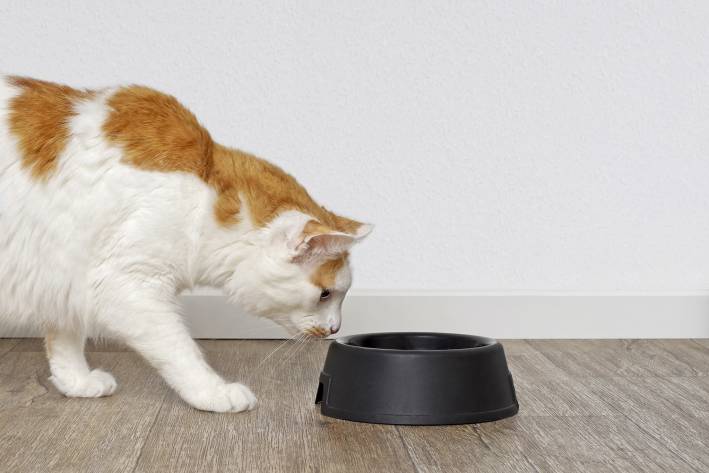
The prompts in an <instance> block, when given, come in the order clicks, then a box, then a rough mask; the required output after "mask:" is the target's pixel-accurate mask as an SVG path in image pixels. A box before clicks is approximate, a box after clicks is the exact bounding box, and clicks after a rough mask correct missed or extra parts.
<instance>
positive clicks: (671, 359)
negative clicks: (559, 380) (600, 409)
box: [530, 340, 701, 377]
mask: <svg viewBox="0 0 709 473" xmlns="http://www.w3.org/2000/svg"><path fill="white" fill-rule="evenodd" d="M675 342H677V341H658V340H584V341H579V340H535V341H531V342H530V344H531V345H532V346H534V347H535V348H536V349H538V350H539V351H540V352H541V353H543V354H544V356H546V357H547V358H548V359H549V360H550V361H551V362H552V363H553V364H554V365H555V366H557V367H559V368H561V369H562V370H563V371H564V372H565V373H566V374H567V375H569V376H574V377H604V376H623V377H648V376H696V375H697V374H698V367H699V360H700V359H701V355H700V354H699V350H694V349H693V348H691V347H693V344H692V343H687V342H686V341H685V342H683V343H680V344H676V343H675ZM673 347H674V350H675V352H676V351H677V350H679V349H680V348H681V350H682V353H673V349H672V348H673ZM687 354H690V355H691V357H692V359H691V361H690V362H687V360H680V359H678V356H684V355H687Z"/></svg>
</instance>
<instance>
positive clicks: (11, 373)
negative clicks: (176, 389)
mask: <svg viewBox="0 0 709 473" xmlns="http://www.w3.org/2000/svg"><path fill="white" fill-rule="evenodd" d="M89 358H90V361H91V362H92V364H93V365H94V366H97V365H101V366H104V367H106V368H108V369H109V370H111V371H112V372H113V373H114V375H115V376H116V377H117V379H118V381H119V391H118V392H117V393H116V394H115V395H114V396H112V397H108V398H101V399H67V398H65V397H63V396H62V395H61V394H60V393H58V392H57V391H56V390H55V389H54V387H52V386H51V385H50V383H49V382H48V381H47V377H48V375H49V373H48V370H47V367H46V360H45V358H44V354H43V353H42V352H11V353H8V354H7V355H6V356H5V357H3V358H2V359H1V360H0V426H1V427H0V445H2V448H1V449H0V465H3V471H12V472H45V471H52V472H77V471H101V472H129V471H132V470H133V468H134V466H135V462H136V460H137V458H138V455H139V454H140V449H141V447H142V446H143V444H144V442H145V439H146V438H147V435H148V432H149V430H150V426H151V425H152V422H153V420H154V418H155V415H156V414H157V412H158V410H159V409H160V406H161V404H162V399H163V397H164V395H165V393H166V392H167V390H166V388H165V386H164V385H163V383H162V381H161V380H160V379H159V377H156V375H155V373H154V371H153V370H152V369H151V368H149V367H147V366H146V365H145V364H144V363H143V362H142V361H141V360H139V359H138V357H137V355H134V354H132V353H94V354H91V356H90V357H89Z"/></svg>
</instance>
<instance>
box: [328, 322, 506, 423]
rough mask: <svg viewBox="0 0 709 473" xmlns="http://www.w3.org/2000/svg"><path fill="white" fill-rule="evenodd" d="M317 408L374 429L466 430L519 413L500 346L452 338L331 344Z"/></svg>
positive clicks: (364, 338) (375, 336)
mask: <svg viewBox="0 0 709 473" xmlns="http://www.w3.org/2000/svg"><path fill="white" fill-rule="evenodd" d="M315 403H316V404H318V403H320V404H321V412H322V413H323V414H324V415H326V416H329V417H335V418H338V419H346V420H353V421H357V422H372V423H377V424H409V425H437V424H468V423H479V422H489V421H493V420H499V419H503V418H505V417H510V416H513V415H515V414H516V413H517V411H518V410H519V405H518V404H517V398H516V396H515V389H514V385H513V383H512V375H511V374H510V372H509V370H508V369H507V361H506V359H505V351H504V350H503V348H502V345H500V344H499V343H498V342H497V341H496V340H493V339H491V338H485V337H478V336H474V335H461V334H451V333H368V334H361V335H353V336H351V337H343V338H339V339H337V340H335V341H334V342H333V343H331V344H330V349H329V350H328V352H327V358H326V360H325V367H324V368H323V370H322V373H320V384H319V386H318V391H317V395H316V398H315Z"/></svg>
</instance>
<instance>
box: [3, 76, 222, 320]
mask: <svg viewBox="0 0 709 473" xmlns="http://www.w3.org/2000/svg"><path fill="white" fill-rule="evenodd" d="M170 130H171V131H170ZM171 146H172V148H171ZM209 146H211V139H210V138H209V135H208V134H207V133H206V131H204V130H203V128H201V126H199V124H198V123H197V121H196V119H194V117H193V116H192V115H191V114H190V113H189V112H188V111H187V110H186V109H184V107H182V106H181V105H180V104H179V103H178V102H177V101H176V100H175V99H174V98H172V97H170V96H167V95H165V94H161V93H160V92H157V91H154V90H152V89H148V88H145V87H136V86H129V87H117V88H108V89H103V90H82V89H77V88H72V87H68V86H64V85H60V84H55V83H51V82H45V81H40V80H35V79H29V78H22V77H14V76H3V75H0V280H2V281H3V282H4V283H3V284H2V285H0V312H8V311H9V312H14V313H18V312H19V311H21V310H22V307H23V304H24V305H25V306H27V305H28V304H27V302H28V301H32V300H35V301H38V302H42V303H41V304H39V305H38V306H37V307H35V311H38V310H41V309H42V307H43V306H47V307H54V306H53V305H52V304H53V303H55V302H56V300H57V299H61V298H62V297H65V296H66V297H76V298H78V299H81V297H82V294H81V291H80V290H77V287H78V285H80V284H81V283H83V281H84V280H85V278H86V273H87V271H88V270H89V268H90V267H92V264H94V262H95V261H96V260H98V259H101V258H105V257H106V255H105V251H107V250H106V249H107V248H113V247H114V246H115V245H113V244H112V242H111V241H110V240H111V239H116V238H123V239H124V240H125V238H126V234H125V232H124V234H121V233H120V232H121V230H122V229H125V228H127V227H130V228H143V229H145V233H146V234H149V233H150V228H149V225H155V226H158V225H159V221H160V219H167V218H171V216H170V215H168V213H169V212H174V213H175V215H178V214H180V212H181V209H180V199H183V195H186V196H189V195H190V192H191V191H195V192H198V191H199V190H200V189H201V188H202V187H205V186H203V185H201V184H200V180H199V178H198V177H197V176H194V174H198V175H199V174H200V173H201V172H204V170H203V169H202V168H204V166H205V158H204V157H205V156H207V153H206V152H205V151H204V150H205V149H209ZM175 147H177V148H175ZM175 149H177V150H178V151H180V153H173V152H172V151H173V150H175ZM176 156H177V157H176ZM171 159H172V160H175V159H177V160H178V162H177V163H175V162H169V163H167V164H169V166H170V167H171V168H172V169H174V168H175V167H179V166H182V168H178V169H175V170H184V171H190V172H191V173H193V174H190V176H194V177H193V178H192V177H189V176H187V173H174V172H171V173H167V172H153V171H160V170H162V169H161V166H165V165H166V160H168V161H169V160H171ZM186 176H187V177H186ZM176 189H179V190H180V192H181V193H178V192H177V191H176ZM166 202H169V207H167V209H168V210H165V208H158V207H159V206H160V205H162V206H163V207H166V204H164V203H166ZM182 214H184V212H182ZM138 218H144V219H145V222H142V221H136V219H138ZM131 219H132V220H131ZM126 222H127V223H126ZM117 235H118V236H117ZM131 235H135V238H140V235H139V234H135V232H134V233H133V234H131ZM159 236H160V237H161V238H164V239H166V240H170V239H173V237H174V236H173V235H167V234H161V235H159ZM102 252H104V254H101V253H102ZM70 288H73V290H71V291H70ZM8 291H11V292H8ZM44 294H48V295H51V299H52V300H49V299H47V300H44V298H45V296H44ZM70 294H71V296H70ZM40 299H41V300H40ZM13 300H14V301H16V302H17V304H14V306H13V305H11V306H10V307H9V309H8V307H7V305H8V304H12V301H13ZM23 301H24V302H23ZM3 305H5V307H3ZM3 309H5V310H3ZM0 315H1V314H0Z"/></svg>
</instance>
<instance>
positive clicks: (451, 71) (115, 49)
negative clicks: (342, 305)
mask: <svg viewBox="0 0 709 473" xmlns="http://www.w3.org/2000/svg"><path fill="white" fill-rule="evenodd" d="M276 3H277V2H248V3H247V2H243V4H239V2H231V1H223V2H196V1H186V0H181V1H169V2H168V1H165V2H156V1H153V2H143V1H135V0H133V1H103V2H98V1H97V2H83V1H73V2H72V1H61V2H57V1H45V2H40V1H27V2H25V1H9V2H8V1H4V2H2V3H0V70H2V71H5V72H12V73H17V74H26V75H31V76H36V77H39V78H44V79H49V80H54V81H62V82H67V83H70V84H72V85H77V86H101V85H111V84H115V83H121V82H138V83H143V84H147V85H151V86H155V87H158V88H160V89H163V90H165V91H168V92H170V93H173V94H174V95H176V96H178V97H179V98H180V99H181V100H183V101H184V102H185V103H186V104H188V106H190V107H191V108H192V109H193V110H194V111H195V112H196V113H197V115H198V116H199V117H200V118H201V120H202V121H203V122H204V124H205V125H206V126H207V127H208V128H209V129H210V130H211V131H212V133H213V135H214V136H215V137H216V138H217V139H218V140H220V141H222V142H224V143H225V144H230V145H236V146H239V147H242V148H244V149H246V150H250V151H253V152H255V153H257V154H260V155H262V156H264V157H266V158H268V159H271V160H273V161H275V162H277V163H279V164H281V165H282V166H284V167H285V168H286V169H288V170H290V171H291V172H292V173H293V174H295V175H296V177H298V178H299V179H300V180H301V181H302V182H303V183H304V184H305V185H306V187H308V188H309V189H310V190H311V191H312V193H313V194H314V195H315V196H316V198H318V199H319V200H320V201H321V202H322V203H324V204H325V205H327V206H329V207H332V208H333V209H335V210H338V211H341V212H342V213H344V214H347V215H350V216H353V217H359V218H362V219H365V220H368V221H372V222H374V223H376V224H377V229H376V231H375V233H374V234H373V235H372V237H371V239H370V240H369V241H367V242H366V243H365V244H364V245H363V246H362V247H361V248H358V249H357V251H356V254H355V266H356V282H355V286H356V287H357V288H360V289H363V288H368V289H369V288H372V289H375V288H378V289H382V288H383V289H403V288H411V289H462V290H476V291H520V290H522V291H537V290H542V291H591V292H593V291H611V292H615V291H649V292H664V291H703V290H708V289H709V272H708V271H707V269H708V268H709V33H708V32H709V29H708V28H707V25H709V3H706V2H695V3H692V2H622V3H623V5H620V3H621V2H526V1H517V2H471V1H468V2H464V1H459V2H447V1H440V0H431V1H417V2H411V1H404V0H401V1H394V0H390V1H381V0H368V1H361V0H358V1H356V2H353V1H331V0H323V1H317V2H314V1H301V2H284V3H282V4H281V5H280V7H278V8H276V7H275V6H272V7H270V8H267V7H266V4H269V5H276ZM148 4H149V5H148ZM146 5H148V6H146ZM202 5H205V6H202ZM206 5H209V6H206Z"/></svg>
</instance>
